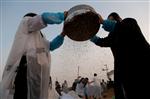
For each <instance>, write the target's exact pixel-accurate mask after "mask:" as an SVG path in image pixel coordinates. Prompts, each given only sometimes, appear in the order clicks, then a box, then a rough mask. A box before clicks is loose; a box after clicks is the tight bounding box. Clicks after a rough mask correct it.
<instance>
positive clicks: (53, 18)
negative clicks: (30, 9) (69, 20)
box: [41, 12, 65, 24]
mask: <svg viewBox="0 0 150 99" xmlns="http://www.w3.org/2000/svg"><path fill="white" fill-rule="evenodd" d="M41 16H42V19H43V21H44V23H45V24H60V23H62V22H63V21H64V18H65V16H64V12H58V13H49V12H44V13H43V14H42V15H41Z"/></svg>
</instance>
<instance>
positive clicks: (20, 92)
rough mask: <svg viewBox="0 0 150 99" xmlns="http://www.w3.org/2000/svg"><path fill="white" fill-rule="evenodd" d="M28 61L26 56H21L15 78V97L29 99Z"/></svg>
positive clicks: (15, 98) (16, 98)
mask: <svg viewBox="0 0 150 99" xmlns="http://www.w3.org/2000/svg"><path fill="white" fill-rule="evenodd" d="M26 64H27V61H26V56H23V57H22V58H21V61H20V64H19V67H18V69H17V71H16V72H17V75H16V78H15V94H14V99H27V65H26Z"/></svg>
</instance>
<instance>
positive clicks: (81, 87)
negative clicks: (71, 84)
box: [76, 82, 85, 96]
mask: <svg viewBox="0 0 150 99" xmlns="http://www.w3.org/2000/svg"><path fill="white" fill-rule="evenodd" d="M84 90H85V87H84V85H83V83H82V82H80V83H78V84H77V86H76V93H77V94H78V95H80V96H85V94H84Z"/></svg>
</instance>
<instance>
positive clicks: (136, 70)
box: [91, 15, 150, 99]
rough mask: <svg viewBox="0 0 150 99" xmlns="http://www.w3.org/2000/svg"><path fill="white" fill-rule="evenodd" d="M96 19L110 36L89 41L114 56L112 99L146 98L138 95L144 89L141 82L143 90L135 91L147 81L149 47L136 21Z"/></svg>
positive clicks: (144, 94) (131, 19) (127, 19)
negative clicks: (113, 94)
mask: <svg viewBox="0 0 150 99" xmlns="http://www.w3.org/2000/svg"><path fill="white" fill-rule="evenodd" d="M99 19H100V20H99V22H100V24H102V25H103V28H104V30H106V31H108V32H110V34H109V35H108V36H107V37H106V38H100V37H97V36H94V37H92V38H91V41H92V42H93V43H95V44H96V45H97V46H101V47H110V48H111V51H112V53H113V56H114V84H115V99H135V98H136V99H137V95H138V99H141V98H142V99H144V98H146V97H148V94H146V93H145V91H144V93H143V92H142V91H143V90H145V89H144V88H145V87H146V86H147V85H148V84H146V83H145V82H144V84H143V85H145V87H144V86H139V87H138V88H139V89H140V90H137V85H141V84H142V83H143V82H142V81H145V78H148V74H147V73H148V71H147V70H148V66H149V65H150V62H149V59H150V45H149V43H148V42H147V41H146V40H145V38H144V36H143V34H142V32H141V29H140V27H139V25H138V23H137V21H136V20H135V19H133V18H125V19H123V20H122V21H120V22H117V21H112V20H108V19H107V20H103V18H102V17H101V16H100V15H99ZM142 71H144V72H142ZM140 72H142V73H140ZM139 77H140V78H139ZM139 79H140V80H139ZM135 83H136V84H135Z"/></svg>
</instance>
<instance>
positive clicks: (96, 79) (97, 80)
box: [93, 77, 100, 86]
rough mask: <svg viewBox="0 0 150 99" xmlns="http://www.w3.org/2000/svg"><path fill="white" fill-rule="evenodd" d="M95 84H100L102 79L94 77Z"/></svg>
mask: <svg viewBox="0 0 150 99" xmlns="http://www.w3.org/2000/svg"><path fill="white" fill-rule="evenodd" d="M93 85H94V86H100V79H98V78H97V77H94V78H93Z"/></svg>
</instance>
